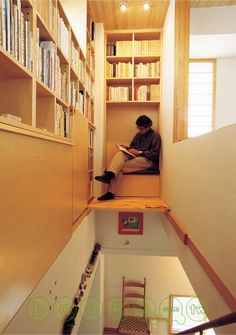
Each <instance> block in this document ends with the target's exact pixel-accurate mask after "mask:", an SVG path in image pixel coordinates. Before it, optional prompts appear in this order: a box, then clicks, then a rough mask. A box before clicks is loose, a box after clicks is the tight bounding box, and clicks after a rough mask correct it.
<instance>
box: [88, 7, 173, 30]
mask: <svg viewBox="0 0 236 335" xmlns="http://www.w3.org/2000/svg"><path fill="white" fill-rule="evenodd" d="M120 2H121V1H120V0H99V1H97V0H91V1H90V4H91V10H92V13H93V16H94V19H95V22H103V24H104V28H105V29H115V30H116V29H155V28H162V27H163V24H164V21H165V16H166V12H167V8H168V5H169V1H168V0H158V1H152V7H151V9H150V10H149V11H145V10H144V9H143V7H142V1H139V0H126V1H125V2H126V3H127V4H128V6H129V7H128V10H126V11H125V12H121V11H120V9H119V4H120Z"/></svg>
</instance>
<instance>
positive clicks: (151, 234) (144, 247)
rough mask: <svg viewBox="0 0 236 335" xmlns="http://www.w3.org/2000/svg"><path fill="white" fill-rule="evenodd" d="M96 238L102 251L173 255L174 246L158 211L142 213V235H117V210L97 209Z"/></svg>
mask: <svg viewBox="0 0 236 335" xmlns="http://www.w3.org/2000/svg"><path fill="white" fill-rule="evenodd" d="M95 215H96V216H95V218H96V239H97V241H98V242H100V243H101V245H102V248H103V252H104V253H113V254H116V253H118V254H121V253H124V254H139V255H169V256H173V255H175V251H174V248H173V247H172V246H171V245H170V243H169V239H168V237H167V235H166V233H165V231H164V229H163V228H162V225H161V220H160V217H161V215H162V214H158V213H144V218H143V222H144V233H143V235H119V234H118V212H116V211H112V212H110V211H97V212H96V214H95Z"/></svg>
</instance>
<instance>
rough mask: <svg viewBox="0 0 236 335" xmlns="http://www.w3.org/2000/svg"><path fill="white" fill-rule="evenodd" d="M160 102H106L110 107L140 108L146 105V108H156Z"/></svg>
mask: <svg viewBox="0 0 236 335" xmlns="http://www.w3.org/2000/svg"><path fill="white" fill-rule="evenodd" d="M159 103H160V101H134V100H132V101H106V104H107V105H108V106H125V105H127V106H135V105H136V106H139V105H146V106H156V105H159Z"/></svg>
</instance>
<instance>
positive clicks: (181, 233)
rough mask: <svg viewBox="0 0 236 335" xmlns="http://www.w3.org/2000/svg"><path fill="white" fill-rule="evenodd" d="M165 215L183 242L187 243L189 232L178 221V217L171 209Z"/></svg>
mask: <svg viewBox="0 0 236 335" xmlns="http://www.w3.org/2000/svg"><path fill="white" fill-rule="evenodd" d="M165 216H166V217H167V219H168V220H169V222H170V223H171V225H172V227H173V228H174V230H175V231H176V233H177V234H178V236H179V238H180V239H181V241H182V242H183V244H187V239H188V234H187V233H186V231H185V230H184V228H183V227H182V226H181V225H180V224H179V223H178V222H177V221H176V219H175V218H174V217H173V215H172V214H171V213H170V211H168V212H166V213H165Z"/></svg>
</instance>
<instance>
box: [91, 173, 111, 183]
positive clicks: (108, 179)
mask: <svg viewBox="0 0 236 335" xmlns="http://www.w3.org/2000/svg"><path fill="white" fill-rule="evenodd" d="M113 178H115V173H114V172H112V171H105V173H104V174H103V175H102V176H96V177H95V179H96V180H97V181H100V182H101V183H105V184H110V182H111V180H112V179H113Z"/></svg>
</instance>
